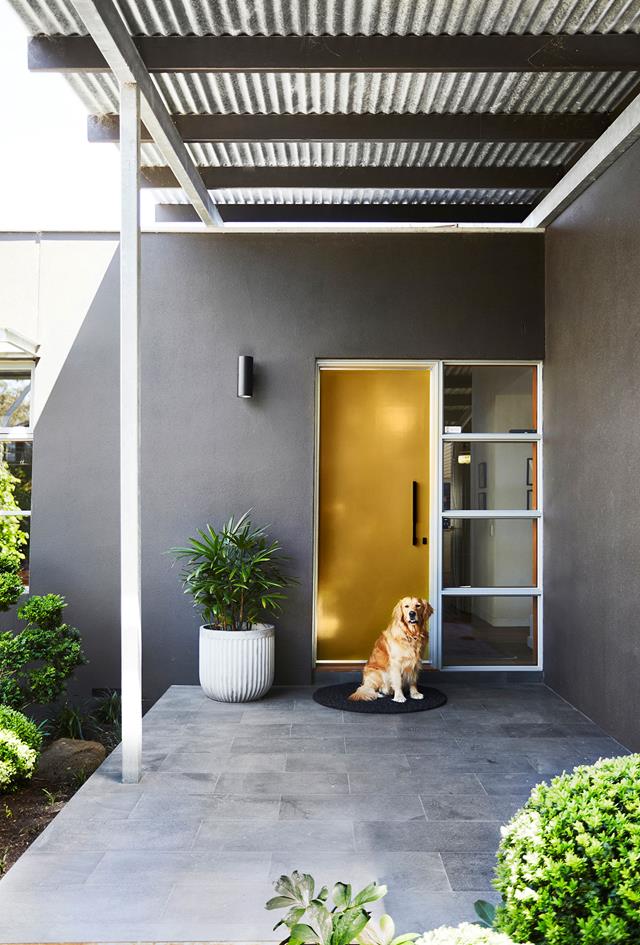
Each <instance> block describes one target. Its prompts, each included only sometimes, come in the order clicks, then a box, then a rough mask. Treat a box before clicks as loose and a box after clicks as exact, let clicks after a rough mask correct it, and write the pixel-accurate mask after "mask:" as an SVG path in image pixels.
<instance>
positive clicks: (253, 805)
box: [129, 794, 280, 823]
mask: <svg viewBox="0 0 640 945" xmlns="http://www.w3.org/2000/svg"><path fill="white" fill-rule="evenodd" d="M179 807H180V816H181V817H200V818H202V819H203V820H205V819H206V820H211V819H219V820H241V819H243V818H246V819H247V820H278V816H279V811H280V800H279V798H271V797H256V796H255V795H253V796H251V795H249V796H243V795H240V794H229V795H224V796H222V795H220V794H186V795H185V796H184V797H181V798H180V801H179ZM175 810H176V798H175V795H174V796H171V795H161V796H159V795H157V794H149V795H147V796H146V797H142V798H141V799H140V801H139V802H138V803H137V804H136V806H135V807H134V809H133V810H132V811H131V813H130V815H129V819H130V820H155V819H157V820H158V823H165V822H166V821H167V820H170V819H171V818H172V816H173V815H174V814H175Z"/></svg>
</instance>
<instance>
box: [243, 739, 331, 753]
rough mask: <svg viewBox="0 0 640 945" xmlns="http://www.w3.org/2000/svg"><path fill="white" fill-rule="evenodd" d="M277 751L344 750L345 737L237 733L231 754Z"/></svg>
mask: <svg viewBox="0 0 640 945" xmlns="http://www.w3.org/2000/svg"><path fill="white" fill-rule="evenodd" d="M272 751H276V752H286V753H287V754H289V753H290V752H300V751H302V752H307V751H314V752H318V751H331V752H340V751H344V738H343V737H342V736H329V737H327V738H318V737H310V738H291V737H288V738H269V739H265V738H262V737H261V736H259V735H236V736H235V738H234V739H233V747H232V748H231V754H236V752H247V753H251V752H253V753H257V754H271V752H272Z"/></svg>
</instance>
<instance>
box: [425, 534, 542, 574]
mask: <svg viewBox="0 0 640 945" xmlns="http://www.w3.org/2000/svg"><path fill="white" fill-rule="evenodd" d="M445 524H446V525H447V527H446V528H445V529H444V532H443V542H442V586H443V587H535V586H536V583H537V581H536V571H537V561H536V559H537V555H536V535H537V522H535V521H531V520H530V519H517V518H482V519H462V518H451V519H448V520H447V522H446V523H445Z"/></svg>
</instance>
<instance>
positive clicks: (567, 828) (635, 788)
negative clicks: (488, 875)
mask: <svg viewBox="0 0 640 945" xmlns="http://www.w3.org/2000/svg"><path fill="white" fill-rule="evenodd" d="M502 834H503V839H502V842H501V844H500V848H499V850H498V866H497V871H496V881H495V885H496V888H497V889H498V891H499V892H500V893H501V894H502V897H503V900H504V905H502V906H500V907H499V908H498V910H497V913H496V920H495V926H496V928H498V929H500V930H501V931H504V932H506V933H507V934H509V935H511V937H512V938H513V939H514V940H515V941H516V942H532V943H534V945H537V943H540V945H542V943H544V945H632V943H640V755H627V756H624V757H622V758H611V759H603V760H600V761H598V762H597V763H596V764H594V765H589V766H584V767H580V768H576V769H575V771H574V772H573V773H572V774H564V775H562V776H561V777H558V778H555V779H554V780H553V781H552V782H551V784H549V785H547V784H540V785H538V786H537V787H536V788H534V790H533V792H532V794H531V797H530V799H529V800H528V801H527V803H526V804H525V806H524V807H523V808H522V809H521V810H520V811H519V812H518V813H517V814H516V816H515V817H514V818H513V820H511V822H510V823H509V824H507V826H506V827H503V828H502Z"/></svg>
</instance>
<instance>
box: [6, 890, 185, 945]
mask: <svg viewBox="0 0 640 945" xmlns="http://www.w3.org/2000/svg"><path fill="white" fill-rule="evenodd" d="M172 888H173V884H172V883H171V884H165V883H157V882H147V881H146V880H145V878H144V877H143V876H138V877H137V879H136V883H135V885H134V886H125V885H122V884H118V885H114V886H106V885H105V886H93V887H91V892H90V893H88V891H87V886H86V885H85V884H75V883H68V884H67V885H65V886H34V887H33V888H32V889H28V888H24V889H22V890H16V889H15V888H12V887H9V889H8V890H7V894H3V890H2V888H1V887H0V915H1V916H2V919H3V923H4V922H6V924H7V925H8V926H9V927H10V926H11V923H12V921H13V920H14V918H15V919H17V920H18V921H20V919H21V917H24V916H29V915H31V916H32V917H33V918H34V919H38V918H39V919H40V921H41V923H42V924H43V925H44V924H45V923H46V927H47V928H48V930H51V929H53V928H57V929H58V930H59V932H61V931H62V930H63V929H65V930H66V939H65V940H66V941H70V942H73V941H77V938H76V936H75V934H74V925H75V923H76V922H80V923H81V922H86V921H87V920H90V921H91V922H93V929H94V934H95V933H98V936H97V940H98V941H99V940H100V938H101V937H102V936H101V933H100V928H101V923H102V922H103V921H110V920H113V918H114V915H116V914H117V916H118V919H119V921H131V922H140V921H142V920H151V919H155V918H156V916H157V915H158V914H159V912H160V911H161V910H162V909H163V908H164V906H165V904H166V902H167V900H168V898H169V893H170V892H171V889H172ZM5 896H6V899H5ZM116 910H117V911H116ZM95 940H96V939H94V941H95ZM2 941H3V942H4V941H5V937H4V929H3V939H2ZM36 941H40V939H36ZM58 941H60V939H58Z"/></svg>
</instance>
